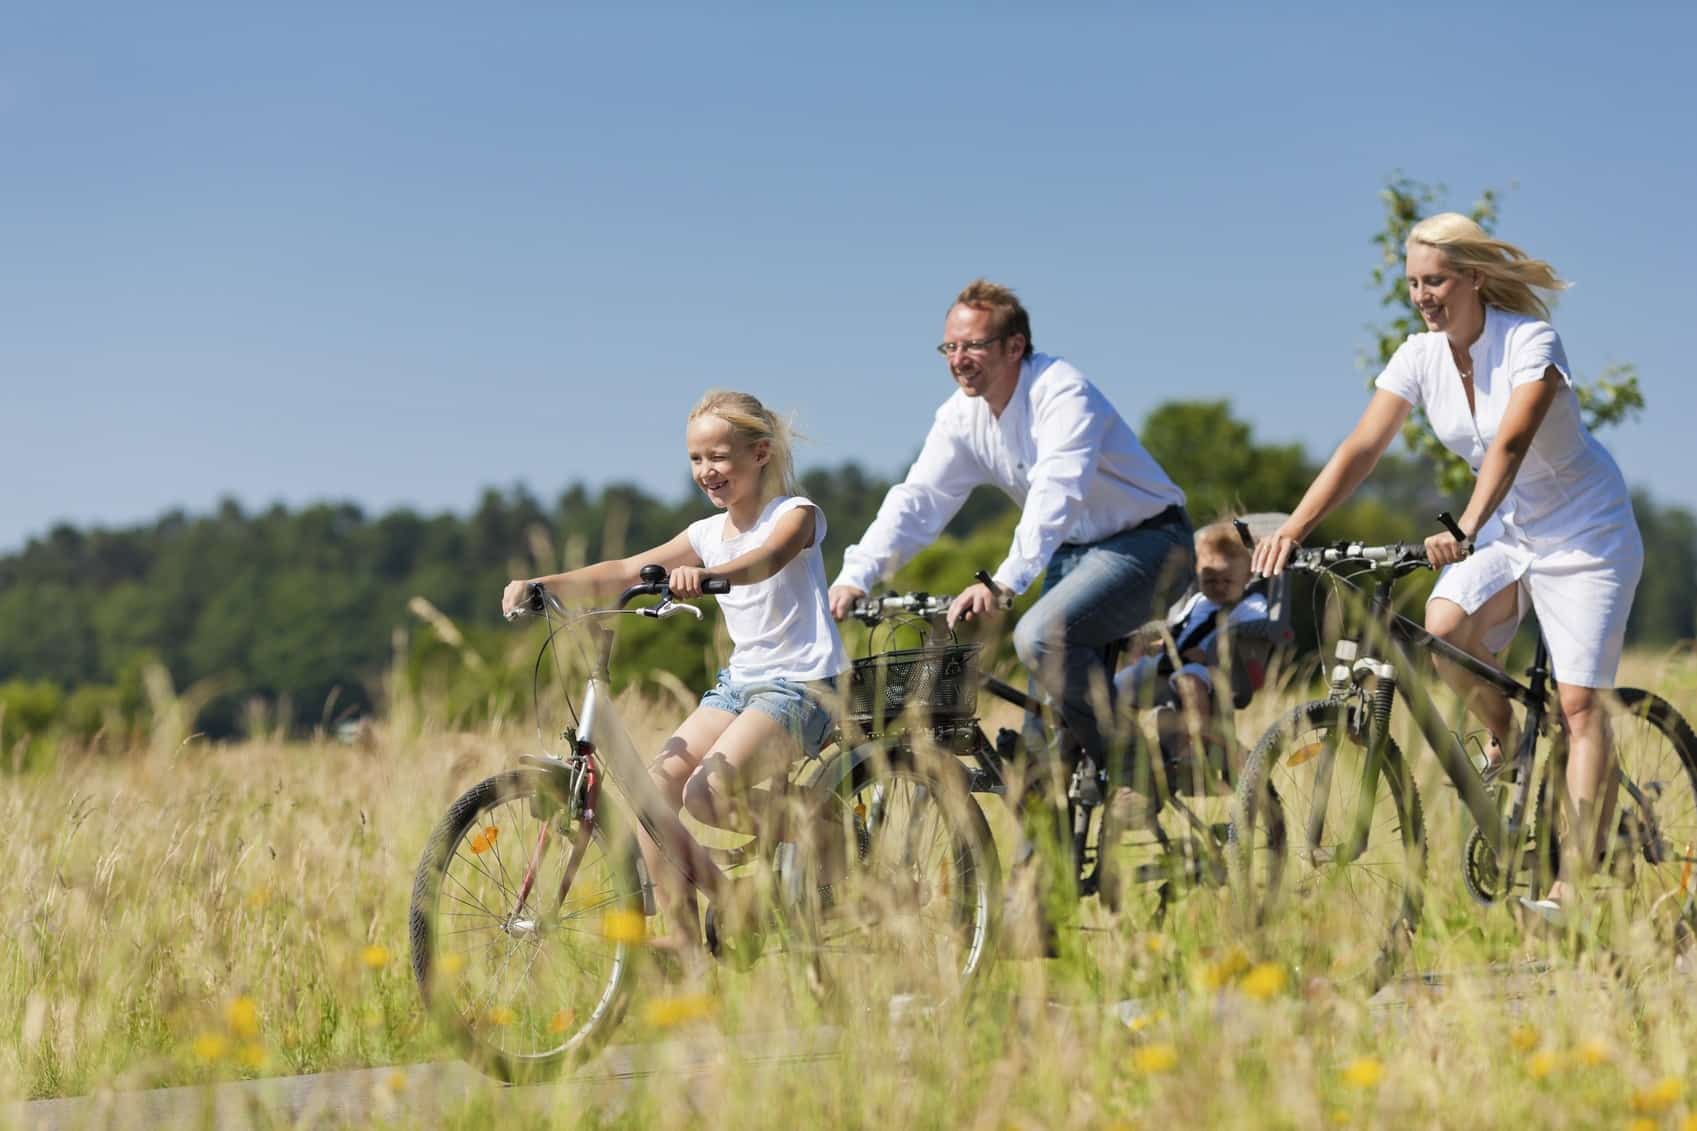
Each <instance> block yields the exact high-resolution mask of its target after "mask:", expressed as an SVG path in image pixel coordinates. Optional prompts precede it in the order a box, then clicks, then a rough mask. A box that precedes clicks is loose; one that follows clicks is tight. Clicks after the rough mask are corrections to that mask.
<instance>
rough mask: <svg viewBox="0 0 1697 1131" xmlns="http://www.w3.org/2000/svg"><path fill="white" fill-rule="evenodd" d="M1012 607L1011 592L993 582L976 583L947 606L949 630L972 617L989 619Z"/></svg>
mask: <svg viewBox="0 0 1697 1131" xmlns="http://www.w3.org/2000/svg"><path fill="white" fill-rule="evenodd" d="M1012 605H1013V590H1011V589H1008V588H1007V587H1006V586H1003V585H997V584H996V583H994V582H989V583H986V582H984V581H979V582H976V583H974V584H972V585H969V586H967V587H966V589H964V590H962V592H961V595H960V596H958V597H956V598H955V601H954V604H952V605H950V606H949V620H948V624H949V627H950V628H954V627H955V625H957V624H959V623H960V622H961V621H963V620H971V619H972V618H973V617H980V616H981V617H991V616H995V615H996V614H997V613H999V612H1001V611H1002V610H1003V609H1006V608H1009V607H1011V606H1012Z"/></svg>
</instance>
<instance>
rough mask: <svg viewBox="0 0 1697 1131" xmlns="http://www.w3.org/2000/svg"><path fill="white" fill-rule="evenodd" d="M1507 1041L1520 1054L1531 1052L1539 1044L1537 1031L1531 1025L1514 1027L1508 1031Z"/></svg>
mask: <svg viewBox="0 0 1697 1131" xmlns="http://www.w3.org/2000/svg"><path fill="white" fill-rule="evenodd" d="M1508 1039H1509V1043H1510V1044H1512V1045H1514V1047H1515V1048H1517V1049H1519V1050H1520V1051H1521V1052H1531V1051H1532V1050H1533V1049H1535V1048H1537V1047H1538V1045H1539V1043H1540V1040H1539V1036H1538V1030H1537V1029H1535V1028H1533V1027H1532V1026H1531V1025H1516V1026H1515V1027H1514V1028H1513V1029H1511V1030H1509V1034H1508Z"/></svg>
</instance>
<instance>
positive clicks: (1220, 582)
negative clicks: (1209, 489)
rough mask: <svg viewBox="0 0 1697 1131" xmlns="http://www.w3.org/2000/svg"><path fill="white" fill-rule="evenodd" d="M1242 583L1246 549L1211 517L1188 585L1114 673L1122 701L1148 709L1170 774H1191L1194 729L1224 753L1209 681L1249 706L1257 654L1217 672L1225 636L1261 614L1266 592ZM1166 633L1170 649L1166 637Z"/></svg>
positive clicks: (1258, 668) (1226, 646) (1257, 679)
mask: <svg viewBox="0 0 1697 1131" xmlns="http://www.w3.org/2000/svg"><path fill="white" fill-rule="evenodd" d="M1248 585H1249V548H1248V547H1246V546H1245V545H1244V544H1243V541H1242V539H1241V538H1239V536H1238V533H1237V531H1236V529H1234V528H1233V526H1232V524H1231V523H1230V522H1216V523H1212V524H1211V525H1208V526H1204V527H1203V528H1202V529H1200V530H1198V531H1197V532H1196V585H1195V588H1194V590H1193V591H1192V592H1191V593H1190V594H1189V595H1187V596H1186V597H1184V598H1182V599H1181V600H1180V601H1179V602H1178V603H1177V604H1176V605H1174V606H1173V607H1172V609H1171V610H1169V611H1168V613H1167V619H1166V623H1165V625H1159V624H1156V625H1151V626H1147V627H1146V628H1145V629H1143V630H1141V631H1140V632H1139V633H1138V636H1137V637H1135V638H1134V640H1133V650H1134V651H1137V650H1138V648H1139V645H1141V646H1142V647H1143V648H1144V649H1147V651H1146V653H1145V654H1143V655H1141V656H1139V658H1138V659H1137V660H1135V661H1134V662H1133V663H1131V664H1130V665H1128V666H1126V667H1124V668H1121V669H1120V671H1119V673H1118V674H1117V675H1116V676H1115V677H1114V688H1115V691H1116V694H1117V696H1118V699H1119V702H1120V703H1121V704H1123V705H1125V706H1128V707H1131V708H1132V709H1135V710H1148V709H1153V710H1154V712H1155V729H1156V735H1157V737H1158V739H1159V741H1160V745H1161V752H1162V761H1163V763H1164V764H1165V765H1166V768H1167V770H1168V774H1169V777H1171V776H1172V775H1173V773H1174V772H1175V771H1179V772H1180V773H1181V776H1188V775H1190V773H1191V762H1192V761H1193V759H1194V752H1193V751H1192V750H1191V747H1192V745H1193V738H1194V737H1195V735H1197V734H1200V735H1201V736H1202V738H1203V742H1204V745H1205V746H1207V747H1208V748H1210V750H1213V751H1217V752H1218V753H1219V754H1221V755H1225V754H1226V753H1227V752H1226V751H1225V750H1224V744H1223V743H1222V742H1221V741H1220V739H1219V736H1218V733H1217V730H1216V727H1215V725H1214V720H1215V717H1216V716H1215V702H1214V695H1215V683H1216V680H1218V679H1221V678H1224V679H1226V681H1227V682H1228V684H1229V686H1230V690H1229V692H1228V694H1229V697H1230V701H1231V702H1232V704H1233V705H1234V706H1236V707H1239V708H1241V707H1244V706H1247V705H1248V701H1249V698H1250V696H1252V695H1253V694H1254V692H1255V689H1256V688H1257V687H1259V686H1260V683H1261V677H1262V675H1263V671H1262V667H1263V664H1264V658H1263V657H1262V656H1261V655H1260V654H1259V653H1258V652H1256V651H1255V650H1254V649H1249V648H1245V649H1243V652H1244V654H1243V655H1237V656H1232V657H1231V661H1232V662H1231V665H1230V670H1229V671H1226V670H1222V664H1223V663H1225V662H1226V660H1227V653H1229V652H1231V651H1232V649H1231V646H1230V643H1229V642H1228V641H1227V639H1226V638H1227V636H1228V635H1229V634H1231V633H1232V632H1233V630H1235V629H1239V628H1241V627H1242V626H1244V625H1247V624H1250V623H1251V622H1255V621H1262V622H1264V621H1266V620H1267V598H1266V597H1265V596H1263V595H1262V594H1260V593H1251V594H1249V595H1247V596H1245V593H1244V591H1245V589H1246V588H1247V587H1248ZM1163 629H1164V631H1163ZM1168 636H1170V637H1171V638H1172V642H1173V643H1172V645H1171V647H1169V646H1168V645H1167V643H1166V638H1167V637H1168ZM1175 653H1176V661H1175V655H1174V654H1175ZM1215 768H1216V769H1217V770H1218V771H1220V772H1222V773H1225V772H1227V771H1228V770H1229V769H1230V767H1228V766H1227V765H1226V764H1224V762H1220V763H1219V764H1218V765H1216V767H1215ZM1172 784H1173V785H1174V787H1175V788H1177V787H1178V786H1179V785H1180V783H1177V782H1174V783H1172ZM1183 784H1187V785H1188V784H1189V783H1183Z"/></svg>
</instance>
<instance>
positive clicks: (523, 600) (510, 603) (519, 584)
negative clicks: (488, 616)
mask: <svg viewBox="0 0 1697 1131" xmlns="http://www.w3.org/2000/svg"><path fill="white" fill-rule="evenodd" d="M534 584H535V582H532V581H509V582H507V587H506V588H505V589H503V590H501V615H502V616H504V617H506V618H507V619H508V620H512V619H513V617H515V616H517V615H518V614H519V613H523V612H529V611H530V587H531V586H532V585H534Z"/></svg>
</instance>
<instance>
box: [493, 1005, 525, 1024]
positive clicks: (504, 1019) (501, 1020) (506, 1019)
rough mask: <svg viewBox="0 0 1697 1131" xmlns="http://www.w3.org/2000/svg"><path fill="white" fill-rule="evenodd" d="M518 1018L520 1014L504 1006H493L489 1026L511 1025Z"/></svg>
mask: <svg viewBox="0 0 1697 1131" xmlns="http://www.w3.org/2000/svg"><path fill="white" fill-rule="evenodd" d="M517 1018H518V1014H516V1013H514V1012H513V1011H512V1010H510V1009H508V1008H507V1007H506V1006H504V1005H497V1006H492V1007H491V1008H490V1010H489V1015H488V1020H489V1024H491V1025H499V1026H507V1025H511V1024H512V1023H513V1022H514V1021H515V1020H516V1019H517Z"/></svg>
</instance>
